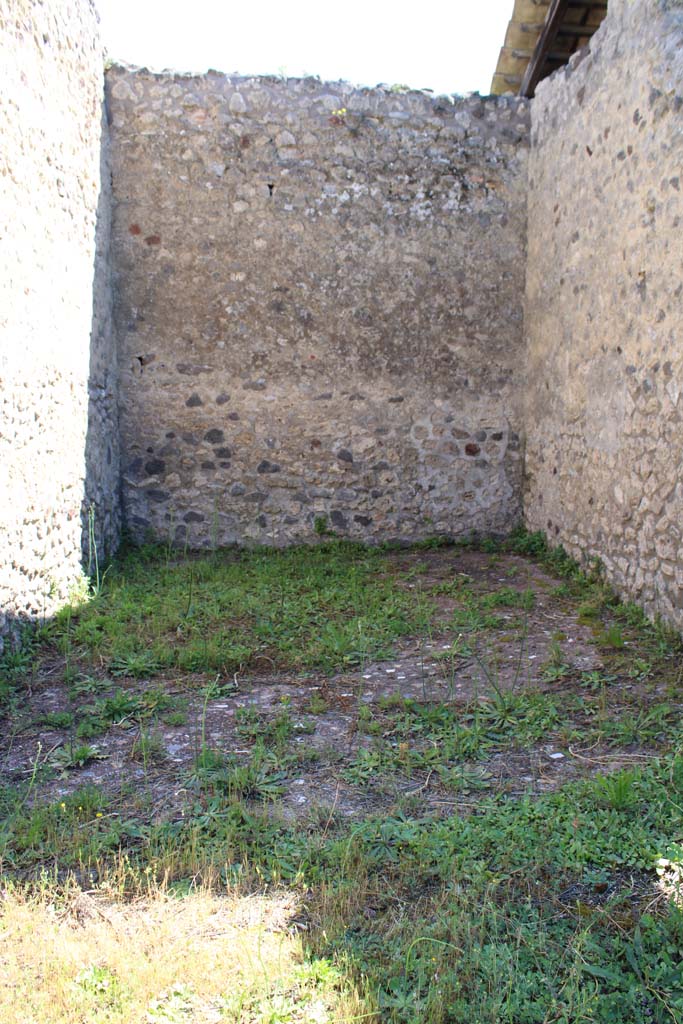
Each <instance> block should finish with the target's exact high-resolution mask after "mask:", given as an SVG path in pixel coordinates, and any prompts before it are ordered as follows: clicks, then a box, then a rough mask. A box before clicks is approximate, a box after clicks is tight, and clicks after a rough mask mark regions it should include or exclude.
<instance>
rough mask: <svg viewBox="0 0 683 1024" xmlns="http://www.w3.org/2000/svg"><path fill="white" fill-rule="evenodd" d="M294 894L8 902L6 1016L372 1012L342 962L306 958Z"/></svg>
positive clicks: (329, 1016) (264, 1018) (241, 1017)
mask: <svg viewBox="0 0 683 1024" xmlns="http://www.w3.org/2000/svg"><path fill="white" fill-rule="evenodd" d="M296 911H297V897H296V896H295V895H293V894H292V893H286V894H282V893H277V894H273V895H259V896H236V895H226V896H218V895H213V894H210V893H208V892H191V893H189V894H187V895H183V896H179V897H176V896H173V895H171V894H169V893H168V892H162V891H158V892H156V893H155V894H153V895H151V896H146V897H144V898H139V899H137V900H135V901H133V902H123V901H122V900H119V899H117V898H116V897H115V896H113V895H107V894H103V893H96V894H92V893H87V892H83V891H82V890H81V889H79V888H76V887H73V888H71V889H70V890H69V891H68V892H67V893H66V895H62V896H60V897H56V895H55V893H54V892H51V891H44V892H42V893H41V894H39V895H34V896H28V895H27V894H26V893H25V892H23V893H22V892H20V891H19V890H14V889H10V890H7V891H5V892H4V893H3V896H2V904H1V905H0V940H1V942H2V951H1V952H0V1020H1V1021H7V1022H9V1021H12V1022H13V1024H29V1022H31V1024H34V1022H36V1021H41V1022H44V1024H85V1022H88V1024H98V1022H105V1021H106V1022H107V1024H143V1022H144V1024H175V1022H187V1021H192V1022H196V1024H209V1022H211V1024H213V1022H218V1021H221V1022H230V1021H234V1022H237V1021H239V1022H241V1024H246V1022H257V1021H258V1022H271V1024H276V1022H282V1024H285V1022H292V1024H295V1022H296V1024H299V1022H301V1024H304V1022H306V1024H309V1022H310V1024H324V1022H331V1021H333V1020H334V1021H342V1020H350V1019H357V1018H358V1017H359V1016H360V1015H364V1016H365V1019H366V1020H368V1019H370V1017H372V1014H371V1013H370V1014H369V1015H368V1013H369V1011H368V1007H367V1006H366V1004H365V1002H364V1000H363V999H362V997H361V996H360V994H359V993H358V990H357V989H356V988H354V987H353V986H352V985H351V983H350V982H349V981H348V980H347V979H346V978H345V976H344V975H343V973H342V972H341V971H340V970H339V969H338V968H336V967H333V966H332V965H331V964H330V963H329V962H328V961H326V960H323V959H313V960H310V959H309V960H307V959H306V958H305V956H304V951H303V948H302V942H301V938H300V935H299V934H298V933H297V931H296V930H295V929H294V928H293V927H292V926H291V924H290V922H292V920H293V918H294V917H295V915H296Z"/></svg>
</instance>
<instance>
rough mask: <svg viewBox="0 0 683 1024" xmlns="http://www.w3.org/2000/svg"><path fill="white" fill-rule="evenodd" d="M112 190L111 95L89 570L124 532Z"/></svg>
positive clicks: (100, 233)
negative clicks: (121, 494) (110, 164)
mask: <svg viewBox="0 0 683 1024" xmlns="http://www.w3.org/2000/svg"><path fill="white" fill-rule="evenodd" d="M111 192H112V179H111V169H110V166H109V129H108V118H107V109H106V100H104V99H103V101H102V146H101V157H100V189H99V196H98V203H97V224H96V229H95V259H94V265H93V291H92V294H93V305H92V327H91V331H90V365H89V371H88V426H87V433H86V437H85V484H84V493H83V506H82V510H81V547H82V553H83V565H84V568H85V571H86V572H87V573H88V574H89V575H93V574H94V572H95V570H96V564H97V563H99V565H101V564H102V563H103V561H104V560H105V559H107V558H109V557H111V555H113V554H114V552H115V551H116V549H117V547H118V544H119V541H120V537H121V498H120V462H119V427H118V360H117V348H116V334H115V328H114V315H113V281H112V266H111V255H110V253H111V208H112V203H111Z"/></svg>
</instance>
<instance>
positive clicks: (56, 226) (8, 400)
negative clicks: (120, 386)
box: [0, 0, 119, 642]
mask: <svg viewBox="0 0 683 1024" xmlns="http://www.w3.org/2000/svg"><path fill="white" fill-rule="evenodd" d="M0 48H1V51H2V52H1V54H0V66H2V70H3V86H2V91H1V92H0V137H2V147H1V148H0V207H1V209H2V222H3V223H2V228H3V239H2V245H1V246H0V635H1V634H2V633H3V632H6V631H7V629H8V628H10V627H11V625H12V623H14V622H16V621H17V619H21V618H24V617H28V618H35V617H36V616H40V615H44V614H47V613H49V612H50V611H51V610H52V608H53V607H54V606H55V604H57V603H58V602H60V601H61V600H63V599H64V597H65V596H66V595H67V593H68V591H69V589H70V587H71V586H72V585H73V583H74V581H75V580H76V579H77V578H78V577H79V573H80V565H81V554H82V548H83V545H84V542H85V547H86V548H87V536H86V537H84V519H85V525H86V530H85V533H86V534H87V514H85V515H84V509H85V507H86V506H87V505H89V504H90V503H91V502H92V503H94V504H95V506H96V513H95V522H96V529H97V531H98V536H99V540H100V547H101V549H104V548H105V547H107V546H108V547H110V548H111V547H112V546H113V545H114V544H115V541H116V537H117V532H118V518H119V517H118V503H117V500H116V495H117V487H118V483H117V481H118V464H117V463H118V457H117V450H118V449H117V438H116V408H115V395H114V389H115V379H116V375H115V369H114V367H115V359H114V355H113V338H112V316H111V293H110V288H109V269H108V251H107V248H108V242H107V215H106V208H107V201H106V197H103V198H102V200H101V206H100V212H101V214H102V216H101V219H100V224H99V233H100V236H99V238H98V243H97V246H96V223H97V210H98V198H99V197H100V175H101V157H102V150H101V129H102V96H103V82H102V78H103V58H102V51H101V48H100V45H99V41H98V33H97V18H96V15H95V12H94V9H93V7H92V6H91V4H90V3H89V2H87V0H73V2H71V3H69V4H68V5H65V4H63V3H61V2H59V0H48V2H34V0H7V2H5V3H4V4H3V5H2V7H1V8H0ZM93 296H94V298H93ZM91 337H92V360H91ZM86 464H87V467H88V469H89V474H86ZM86 476H87V480H86ZM0 642H1V641H0Z"/></svg>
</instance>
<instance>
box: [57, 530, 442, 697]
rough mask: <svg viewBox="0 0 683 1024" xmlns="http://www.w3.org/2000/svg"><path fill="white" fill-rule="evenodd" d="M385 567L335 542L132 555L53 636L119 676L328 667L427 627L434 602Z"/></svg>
mask: <svg viewBox="0 0 683 1024" xmlns="http://www.w3.org/2000/svg"><path fill="white" fill-rule="evenodd" d="M151 567H153V571H154V586H150V569H151ZM383 570H384V564H383V559H382V553H381V552H380V551H379V550H376V549H375V550H373V549H368V548H364V547H361V546H360V545H350V544H342V543H340V542H334V541H332V542H328V543H325V544H321V545H320V546H318V547H314V548H304V549H302V548H293V549H289V550H286V551H271V550H267V551H262V550H255V551H242V552H232V551H227V552H224V551H219V552H215V553H212V554H210V555H207V556H204V557H193V558H186V559H181V560H179V561H174V560H172V559H171V558H169V553H168V550H167V549H166V548H145V549H143V550H142V551H140V550H134V551H129V552H127V553H126V554H125V555H124V556H123V557H122V559H121V560H120V562H119V563H117V565H116V567H115V569H112V571H111V573H110V574H109V576H108V578H107V583H106V586H104V587H102V588H100V591H99V594H98V596H97V597H96V598H95V599H94V600H91V601H90V602H88V603H86V604H83V605H82V606H80V607H77V608H69V609H66V610H65V611H64V612H63V613H61V614H60V615H59V616H58V617H57V620H56V622H55V624H54V626H53V627H52V635H53V636H54V637H56V638H57V639H58V641H59V643H60V644H61V646H62V649H63V650H64V651H67V650H68V651H71V652H73V655H75V656H78V657H79V658H80V659H81V660H82V659H83V658H84V657H89V658H90V659H91V660H92V661H93V662H97V661H98V660H99V659H104V660H105V661H106V663H107V665H108V669H109V672H110V673H111V674H112V675H115V676H130V677H133V678H147V677H150V676H153V675H155V674H158V673H159V672H161V671H162V670H167V669H169V668H177V669H180V670H184V671H212V670H216V671H220V672H224V673H230V672H234V671H236V670H244V669H246V668H249V667H254V666H259V665H260V666H261V667H263V666H264V665H271V666H274V667H278V668H288V669H304V670H306V669H323V670H331V669H335V668H337V667H338V666H339V665H340V664H341V665H356V664H358V663H360V662H361V661H362V660H364V659H365V660H367V659H368V658H372V657H376V656H378V655H381V654H382V652H385V651H386V650H387V648H388V647H390V645H391V644H392V642H393V641H394V640H396V638H398V637H401V636H405V635H408V634H410V633H414V632H420V631H422V630H423V629H424V627H425V624H426V622H427V620H428V618H429V615H430V608H429V606H428V604H426V603H425V602H424V601H421V600H420V599H419V598H418V599H416V597H415V595H414V594H408V593H406V592H401V591H398V590H397V589H396V588H395V587H394V586H392V582H391V580H390V579H386V578H385V577H384V576H383Z"/></svg>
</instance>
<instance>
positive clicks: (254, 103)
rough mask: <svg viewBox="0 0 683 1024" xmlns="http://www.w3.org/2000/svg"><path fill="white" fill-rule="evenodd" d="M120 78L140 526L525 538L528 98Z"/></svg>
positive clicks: (184, 534) (127, 363)
mask: <svg viewBox="0 0 683 1024" xmlns="http://www.w3.org/2000/svg"><path fill="white" fill-rule="evenodd" d="M107 79H108V103H109V106H110V110H111V119H112V128H111V131H112V162H113V180H114V204H115V205H114V257H115V273H116V287H117V304H116V318H117V328H118V333H119V336H120V345H121V348H120V364H121V431H122V434H121V436H122V452H123V455H122V457H123V460H124V465H123V494H124V504H125V511H126V518H127V523H128V526H129V527H130V529H131V531H132V533H133V535H134V536H135V537H137V538H143V537H144V536H146V535H147V534H148V533H152V534H155V535H157V536H159V537H163V538H167V537H171V538H173V539H175V540H176V541H178V542H181V543H182V542H184V541H187V542H188V543H189V544H191V545H193V546H197V545H205V544H210V543H216V544H225V543H230V542H233V541H239V542H243V541H247V540H249V539H252V540H258V541H261V542H265V543H277V544H280V543H287V542H291V541H296V540H299V539H303V538H306V537H310V536H312V535H313V533H314V529H315V522H316V518H318V523H319V526H320V525H321V524H322V520H321V518H320V517H327V518H326V522H327V525H328V526H329V528H331V529H333V530H334V531H335V532H337V533H338V534H340V535H344V536H355V537H359V538H364V539H373V538H375V539H382V538H389V537H392V538H414V537H419V536H423V535H426V534H433V533H435V532H444V533H450V534H459V533H462V532H464V531H469V530H472V529H478V530H482V531H487V530H505V529H507V528H508V527H509V526H510V525H511V523H512V522H513V521H514V520H515V518H516V517H517V515H518V512H519V507H520V480H521V457H520V449H519V438H518V434H519V430H520V412H519V407H520V385H521V377H520V367H521V363H522V342H523V337H522V309H521V296H522V293H523V280H524V247H525V191H526V143H527V137H526V136H527V129H526V116H527V107H526V104H525V103H524V102H523V101H518V100H514V99H501V100H498V101H495V100H493V101H485V102H484V101H482V100H480V99H479V98H478V97H475V98H471V99H467V100H463V101H462V102H460V103H457V104H455V105H454V104H452V103H451V102H450V101H448V100H433V99H431V98H429V97H428V96H425V95H423V94H415V93H413V94H408V95H398V94H393V93H391V92H385V91H382V90H356V91H354V90H353V89H351V88H350V87H348V86H346V85H342V84H336V85H325V84H321V83H320V82H317V81H314V80H303V81H288V82H281V81H279V80H277V79H239V78H228V77H225V76H222V75H219V74H214V73H210V74H208V75H205V76H201V77H189V76H181V75H176V76H171V75H153V74H151V73H148V72H145V71H137V72H133V71H129V70H126V69H123V68H114V69H112V70H111V71H110V72H109V73H108V76H107Z"/></svg>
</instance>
